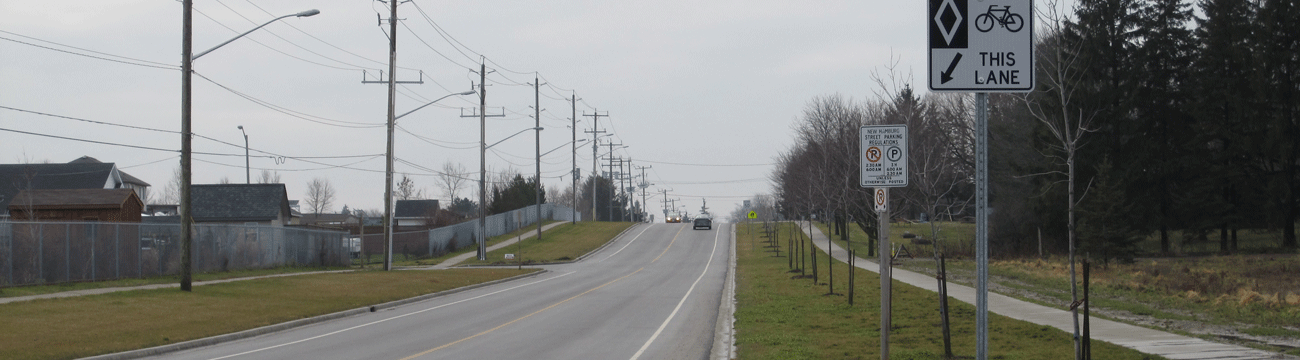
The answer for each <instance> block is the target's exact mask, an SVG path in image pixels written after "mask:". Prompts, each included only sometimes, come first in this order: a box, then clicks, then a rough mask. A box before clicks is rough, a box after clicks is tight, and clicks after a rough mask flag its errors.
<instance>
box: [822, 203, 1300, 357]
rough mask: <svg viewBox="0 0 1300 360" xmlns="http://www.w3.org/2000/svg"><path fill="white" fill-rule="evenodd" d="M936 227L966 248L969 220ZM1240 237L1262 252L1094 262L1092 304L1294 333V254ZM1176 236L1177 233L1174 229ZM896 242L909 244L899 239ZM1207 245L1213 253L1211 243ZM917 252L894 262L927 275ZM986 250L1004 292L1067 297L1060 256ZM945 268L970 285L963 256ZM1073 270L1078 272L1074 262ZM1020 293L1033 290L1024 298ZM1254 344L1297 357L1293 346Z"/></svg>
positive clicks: (1187, 249)
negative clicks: (1018, 255)
mask: <svg viewBox="0 0 1300 360" xmlns="http://www.w3.org/2000/svg"><path fill="white" fill-rule="evenodd" d="M817 226H818V228H820V229H821V231H822V232H823V233H829V232H828V229H827V228H826V226H825V225H824V224H817ZM942 226H943V227H944V228H945V229H947V232H948V233H949V235H952V237H950V238H948V239H951V240H945V241H944V247H945V248H949V247H955V248H957V249H965V248H966V247H967V246H969V245H968V244H971V243H973V238H974V232H973V228H974V224H953V223H944V224H942ZM917 227H921V228H922V230H921V231H924V232H920V231H918V229H916V228H917ZM850 230H851V231H850V232H849V233H850V235H851V239H852V241H853V244H852V247H853V248H855V249H858V251H860V252H861V253H863V254H865V253H866V239H867V237H866V234H865V233H863V232H862V230H861V229H859V228H858V227H857V226H850ZM890 230H891V231H890V233H891V235H890V239H891V241H895V244H897V243H898V242H897V241H898V240H900V239H903V238H902V232H904V231H911V232H912V233H913V234H919V233H924V234H928V226H927V225H926V224H915V225H910V224H897V225H891V228H890ZM1239 235H1240V236H1241V237H1240V238H1239V246H1240V248H1242V249H1252V250H1250V252H1253V253H1262V254H1254V255H1219V256H1201V257H1171V258H1140V259H1138V260H1136V261H1135V262H1133V263H1131V264H1122V263H1110V264H1101V263H1095V264H1093V268H1092V274H1091V278H1092V284H1091V286H1090V287H1091V289H1092V294H1091V295H1092V296H1091V297H1092V298H1093V301H1092V305H1093V306H1094V307H1099V308H1104V309H1110V310H1118V311H1122V312H1127V313H1130V314H1134V315H1138V316H1149V317H1151V318H1153V319H1158V320H1175V321H1198V322H1204V323H1207V324H1218V325H1232V326H1234V327H1239V328H1242V329H1243V330H1242V331H1243V332H1245V333H1247V334H1251V335H1257V336H1283V337H1289V338H1293V339H1294V338H1300V331H1297V330H1300V329H1297V328H1296V327H1295V324H1298V323H1300V287H1298V286H1300V285H1298V284H1300V271H1296V270H1300V256H1298V255H1294V254H1278V253H1276V252H1277V251H1278V250H1277V249H1276V248H1274V249H1273V250H1267V246H1269V245H1268V244H1272V245H1273V246H1276V244H1277V243H1278V241H1277V240H1276V239H1274V238H1273V237H1272V236H1269V235H1268V234H1264V233H1258V232H1241V233H1240V234H1239ZM1176 236H1178V238H1181V235H1179V234H1176ZM927 237H928V236H927ZM836 242H837V243H839V244H840V245H841V246H844V245H845V244H844V242H842V241H838V240H837V241H836ZM903 243H904V244H909V243H908V242H906V240H904V242H903ZM950 244H952V245H950ZM1210 245H1212V246H1213V248H1214V249H1215V250H1216V251H1217V249H1218V244H1217V243H1216V244H1210ZM1210 245H1206V244H1201V243H1193V244H1179V246H1177V247H1176V248H1175V250H1176V252H1179V253H1199V251H1201V250H1198V249H1202V248H1203V247H1207V246H1210ZM908 246H909V249H910V248H911V247H912V246H911V245H908ZM1141 247H1142V248H1143V249H1147V251H1151V249H1159V239H1158V238H1157V237H1155V236H1153V237H1149V238H1148V239H1146V240H1144V241H1143V242H1142V243H1141ZM918 250H921V251H915V250H913V251H911V252H912V254H913V255H915V256H916V259H900V261H899V263H900V267H903V268H907V269H910V270H915V271H922V272H926V273H934V272H935V271H934V262H933V261H931V260H930V259H929V257H930V256H931V255H930V254H931V249H930V248H929V247H928V246H923V247H922V248H921V249H918ZM959 253H960V252H959ZM991 255H992V256H993V257H994V259H995V260H992V261H991V262H990V264H989V265H990V269H989V273H990V274H991V275H993V279H992V281H993V282H996V283H999V284H1000V285H1002V286H1005V287H1007V288H1010V289H1013V290H1015V291H1016V292H1022V293H1015V292H1013V293H1008V294H1006V295H1011V296H1015V297H1018V298H1021V299H1023V300H1029V301H1033V302H1036V303H1039V304H1042V305H1048V306H1057V307H1059V306H1062V305H1063V304H1068V303H1069V302H1070V301H1071V300H1070V298H1071V296H1070V292H1069V285H1070V282H1069V277H1070V273H1069V263H1068V259H1067V258H1066V257H1065V256H1048V257H1047V258H1046V259H1039V258H1037V257H1030V258H1005V257H1003V258H1002V259H997V258H998V256H997V254H991ZM948 270H949V271H950V272H952V273H953V275H954V276H949V278H950V279H951V280H952V281H955V282H960V283H966V284H967V285H970V278H972V276H959V275H958V274H963V273H965V274H973V273H974V271H975V264H974V262H973V261H972V260H971V259H969V258H968V257H961V258H957V259H950V260H949V261H948ZM1078 271H1080V272H1082V269H1081V267H1080V268H1079V270H1078ZM1079 281H1082V279H1081V278H1080V279H1079ZM1023 293H1032V294H1035V295H1034V296H1033V297H1026V296H1023ZM1115 320H1121V321H1124V320H1126V319H1115ZM1241 324H1245V326H1241ZM1139 325H1141V324H1139ZM1162 329H1163V328H1162ZM1190 335H1195V334H1190ZM1259 347H1262V348H1264V349H1266V350H1272V351H1289V352H1288V353H1289V354H1293V355H1300V349H1289V350H1288V349H1282V348H1275V347H1270V346H1259Z"/></svg>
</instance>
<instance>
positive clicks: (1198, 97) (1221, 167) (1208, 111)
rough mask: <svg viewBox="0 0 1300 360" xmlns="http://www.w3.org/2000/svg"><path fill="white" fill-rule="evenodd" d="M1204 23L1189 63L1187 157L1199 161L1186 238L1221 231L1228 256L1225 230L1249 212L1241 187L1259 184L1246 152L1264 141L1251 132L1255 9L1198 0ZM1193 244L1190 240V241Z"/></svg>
mask: <svg viewBox="0 0 1300 360" xmlns="http://www.w3.org/2000/svg"><path fill="white" fill-rule="evenodd" d="M1199 6H1200V8H1201V12H1202V13H1204V14H1205V18H1204V19H1197V23H1198V24H1199V27H1197V29H1196V31H1195V35H1196V40H1197V42H1198V43H1199V45H1200V53H1199V54H1198V55H1199V56H1197V57H1196V61H1195V62H1193V67H1192V72H1193V77H1192V78H1193V79H1195V81H1194V82H1193V86H1194V88H1193V91H1194V92H1195V94H1194V99H1195V101H1194V102H1193V106H1192V107H1191V108H1192V111H1193V116H1195V117H1196V125H1195V127H1196V132H1197V136H1196V138H1194V140H1193V142H1192V143H1191V144H1190V146H1188V148H1187V150H1188V151H1189V152H1190V154H1189V155H1190V156H1193V157H1194V158H1195V159H1198V160H1199V161H1198V163H1199V164H1201V166H1199V171H1197V174H1198V176H1197V177H1196V182H1195V183H1193V184H1191V186H1190V187H1189V188H1188V191H1187V192H1186V193H1185V194H1186V196H1187V197H1186V198H1185V200H1186V202H1185V204H1187V206H1188V207H1194V208H1197V209H1198V210H1199V211H1196V212H1190V213H1188V214H1187V215H1188V217H1189V228H1188V230H1190V231H1189V232H1188V233H1190V234H1193V235H1195V236H1197V237H1200V238H1204V237H1205V233H1206V232H1207V231H1208V230H1210V229H1212V228H1215V227H1217V228H1218V229H1219V237H1220V250H1222V251H1224V252H1227V251H1229V249H1230V246H1229V237H1228V234H1229V229H1233V230H1234V232H1235V229H1237V228H1239V227H1240V226H1242V221H1243V220H1244V219H1245V218H1246V217H1247V216H1246V215H1245V212H1246V211H1245V210H1247V209H1250V208H1251V207H1250V206H1248V205H1247V204H1248V199H1249V198H1248V197H1246V196H1245V195H1248V194H1247V193H1246V191H1248V190H1250V189H1251V188H1252V187H1251V186H1244V184H1247V183H1249V182H1250V181H1251V180H1252V179H1255V178H1257V176H1255V175H1256V174H1255V172H1254V171H1253V170H1252V169H1251V167H1250V163H1251V159H1252V158H1254V157H1255V152H1254V151H1252V149H1251V148H1250V146H1251V145H1252V144H1254V143H1255V140H1256V139H1262V138H1264V137H1263V136H1262V135H1264V134H1257V133H1256V130H1252V128H1254V127H1255V126H1254V125H1255V124H1253V123H1252V121H1253V119H1252V117H1253V114H1252V112H1253V111H1254V109H1255V108H1256V107H1257V106H1259V104H1258V101H1257V97H1256V94H1255V92H1254V90H1253V89H1252V87H1251V75H1252V74H1253V72H1254V71H1253V69H1254V66H1255V62H1254V59H1253V58H1252V55H1251V53H1250V52H1251V48H1252V46H1251V43H1252V40H1253V36H1254V35H1253V34H1254V32H1255V27H1257V26H1258V23H1257V21H1256V20H1257V19H1256V16H1255V7H1254V5H1253V4H1252V3H1251V2H1248V1H1241V0H1201V2H1200V3H1199ZM1188 240H1191V239H1188Z"/></svg>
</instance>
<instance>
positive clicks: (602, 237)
mask: <svg viewBox="0 0 1300 360" xmlns="http://www.w3.org/2000/svg"><path fill="white" fill-rule="evenodd" d="M633 224H635V223H630V222H604V221H582V222H578V223H569V224H564V225H560V226H556V227H554V228H551V229H550V230H547V231H545V232H543V233H542V239H541V240H540V241H539V240H537V239H536V238H531V239H525V240H524V241H521V242H518V243H515V244H513V245H509V246H506V247H504V248H501V249H497V250H496V251H491V252H488V255H487V261H479V260H478V259H469V260H466V261H465V262H463V263H461V264H462V265H486V264H496V265H514V264H517V263H518V262H519V261H521V260H522V261H523V263H524V264H545V263H552V262H560V261H571V260H573V259H577V258H578V257H579V256H582V255H583V254H586V253H588V252H591V251H592V250H595V249H596V248H599V247H601V246H604V245H605V243H608V242H609V241H610V240H613V239H614V237H615V236H618V234H619V233H621V232H623V230H626V229H627V228H628V227H631V226H632V225H633ZM532 230H534V231H536V230H537V229H536V228H533V229H532ZM505 254H515V260H506V259H505Z"/></svg>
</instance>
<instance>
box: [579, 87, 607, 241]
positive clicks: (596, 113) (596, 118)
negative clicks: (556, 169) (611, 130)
mask: <svg viewBox="0 0 1300 360" xmlns="http://www.w3.org/2000/svg"><path fill="white" fill-rule="evenodd" d="M575 106H576V105H575ZM582 116H590V117H591V131H587V132H588V133H591V220H592V221H595V220H596V198H598V197H599V196H596V195H597V194H596V174H599V173H600V168H599V167H597V166H596V159H597V158H598V155H597V154H596V153H597V150H598V149H599V147H600V135H599V134H600V133H604V132H605V131H604V130H600V129H599V128H598V127H597V126H596V125H597V123H599V122H600V117H601V116H604V117H609V112H605V113H604V114H601V113H600V110H595V109H592V112H591V114H587V113H586V112H583V114H582ZM573 191H575V192H576V191H578V189H573Z"/></svg>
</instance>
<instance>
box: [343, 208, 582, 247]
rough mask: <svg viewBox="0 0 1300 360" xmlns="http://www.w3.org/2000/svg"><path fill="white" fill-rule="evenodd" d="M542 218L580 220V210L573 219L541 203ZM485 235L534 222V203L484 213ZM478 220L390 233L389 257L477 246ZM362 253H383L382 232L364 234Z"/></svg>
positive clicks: (567, 212) (565, 211)
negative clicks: (512, 208)
mask: <svg viewBox="0 0 1300 360" xmlns="http://www.w3.org/2000/svg"><path fill="white" fill-rule="evenodd" d="M541 210H542V214H541V215H542V219H543V220H557V221H575V220H577V221H581V220H582V213H578V214H577V219H574V216H573V214H574V211H573V209H570V208H568V207H564V206H559V205H555V204H542V208H541ZM486 220H487V221H486V223H487V230H486V231H485V233H486V234H487V237H489V238H490V237H493V236H498V235H503V234H509V233H511V232H513V231H515V230H519V228H521V227H524V226H528V225H533V224H536V223H537V205H530V206H528V207H525V208H522V209H518V210H511V211H507V212H504V213H500V214H496V215H492V216H488V217H487V219H486ZM478 225H479V224H478V219H473V220H469V221H465V222H462V223H459V224H455V225H448V226H444V227H440V228H437V229H432V230H426V231H410V232H397V233H393V256H394V257H397V256H406V257H407V258H416V257H422V256H427V257H435V256H442V255H443V254H446V253H448V252H452V251H455V250H456V249H462V248H465V247H470V246H477V243H476V242H475V234H476V233H477V232H478ZM362 243H363V244H364V245H362V247H363V248H364V249H361V250H363V251H364V252H365V253H366V254H383V252H384V235H383V234H366V235H365V237H364V239H363V240H362Z"/></svg>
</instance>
